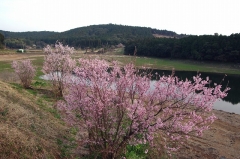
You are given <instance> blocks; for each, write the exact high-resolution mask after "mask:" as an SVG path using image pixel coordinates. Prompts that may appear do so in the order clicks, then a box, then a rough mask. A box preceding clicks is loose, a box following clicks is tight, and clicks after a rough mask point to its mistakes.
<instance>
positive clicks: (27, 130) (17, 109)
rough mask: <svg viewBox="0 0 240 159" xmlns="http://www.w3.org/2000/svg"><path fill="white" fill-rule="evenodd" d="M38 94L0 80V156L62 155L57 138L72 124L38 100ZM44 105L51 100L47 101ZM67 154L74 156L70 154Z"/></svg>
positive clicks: (35, 156) (48, 104)
mask: <svg viewBox="0 0 240 159" xmlns="http://www.w3.org/2000/svg"><path fill="white" fill-rule="evenodd" d="M38 98H39V97H37V96H34V95H33V94H31V93H29V92H27V91H26V90H23V89H19V88H18V89H16V88H14V87H13V86H12V85H10V84H7V83H4V82H2V81H0V103H1V104H0V158H1V159H5V158H6V159H11V158H60V157H61V150H60V147H59V144H57V140H64V138H65V139H66V138H67V137H70V133H69V128H68V127H67V126H65V125H64V124H63V121H62V120H60V119H57V118H55V117H54V115H53V114H52V113H50V112H48V111H46V109H44V110H43V109H42V108H41V107H40V106H39V105H38V104H37V103H38V102H37V101H38V100H39V99H38ZM42 104H44V105H45V107H50V106H51V103H48V102H46V101H44V102H43V103H42ZM68 158H71V156H69V157H68Z"/></svg>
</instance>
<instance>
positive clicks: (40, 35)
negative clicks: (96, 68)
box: [0, 24, 176, 49]
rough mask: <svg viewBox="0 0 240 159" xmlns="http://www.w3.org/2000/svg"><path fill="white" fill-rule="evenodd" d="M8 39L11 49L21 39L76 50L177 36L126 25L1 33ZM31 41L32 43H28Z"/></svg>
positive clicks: (172, 33)
mask: <svg viewBox="0 0 240 159" xmlns="http://www.w3.org/2000/svg"><path fill="white" fill-rule="evenodd" d="M0 32H1V33H2V34H3V35H5V38H6V39H8V43H7V44H9V47H12V48H18V46H17V45H14V44H16V42H14V41H15V40H14V39H21V40H22V41H24V43H32V44H36V43H37V42H39V41H41V42H44V43H46V44H54V43H55V42H56V41H61V42H62V43H63V44H68V45H70V46H74V47H76V48H78V47H81V48H83V49H84V48H85V47H89V48H96V47H103V46H106V45H107V44H108V45H117V44H119V43H123V44H124V43H126V42H128V41H129V40H136V39H141V38H150V37H153V35H152V34H161V35H167V36H173V35H174V36H175V35H176V33H175V32H172V31H167V30H158V29H152V28H147V27H132V26H124V25H114V24H107V25H91V26H87V27H81V28H75V29H71V30H68V31H65V32H61V33H58V32H48V31H42V32H20V33H17V32H8V31H0ZM27 40H30V41H27Z"/></svg>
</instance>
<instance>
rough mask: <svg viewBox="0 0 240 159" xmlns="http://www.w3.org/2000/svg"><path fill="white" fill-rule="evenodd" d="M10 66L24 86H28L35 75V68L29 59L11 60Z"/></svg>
mask: <svg viewBox="0 0 240 159" xmlns="http://www.w3.org/2000/svg"><path fill="white" fill-rule="evenodd" d="M12 68H13V69H14V71H15V73H16V74H17V75H18V77H19V78H20V80H21V84H22V86H23V87H24V88H30V85H31V82H32V80H33V78H34V76H35V73H36V69H35V68H34V66H33V64H32V62H31V61H30V60H29V59H26V60H20V61H13V62H12Z"/></svg>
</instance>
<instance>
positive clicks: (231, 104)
mask: <svg viewBox="0 0 240 159" xmlns="http://www.w3.org/2000/svg"><path fill="white" fill-rule="evenodd" d="M155 72H158V74H160V75H162V74H165V75H171V73H172V72H171V71H163V70H153V73H155ZM175 75H176V76H178V77H179V78H180V79H183V80H185V79H186V78H188V79H192V77H193V76H196V75H197V72H192V71H175ZM207 76H208V77H209V79H210V80H211V81H212V84H213V83H217V84H219V83H221V84H222V86H223V88H225V87H226V86H228V87H230V88H231V90H229V91H228V95H227V97H225V98H224V99H222V100H220V101H216V102H215V103H214V105H213V108H214V109H217V110H223V111H226V112H231V113H236V114H240V75H227V76H225V74H216V73H201V77H202V78H204V79H206V77H207ZM223 78H224V80H223Z"/></svg>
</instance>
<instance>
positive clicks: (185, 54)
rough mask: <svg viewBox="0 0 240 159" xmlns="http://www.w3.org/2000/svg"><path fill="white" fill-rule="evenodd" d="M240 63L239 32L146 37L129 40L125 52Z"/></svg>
mask: <svg viewBox="0 0 240 159" xmlns="http://www.w3.org/2000/svg"><path fill="white" fill-rule="evenodd" d="M135 46H136V47H137V55H138V56H152V57H161V58H180V59H193V60H204V61H206V60H209V61H221V62H237V63H240V34H232V35H230V36H222V35H220V36H211V35H202V36H188V37H186V38H181V39H176V38H174V39H167V38H162V39H157V38H147V39H139V40H135V41H129V42H127V43H126V44H125V54H127V55H129V54H130V55H132V54H133V53H134V49H135Z"/></svg>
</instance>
